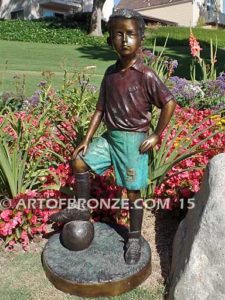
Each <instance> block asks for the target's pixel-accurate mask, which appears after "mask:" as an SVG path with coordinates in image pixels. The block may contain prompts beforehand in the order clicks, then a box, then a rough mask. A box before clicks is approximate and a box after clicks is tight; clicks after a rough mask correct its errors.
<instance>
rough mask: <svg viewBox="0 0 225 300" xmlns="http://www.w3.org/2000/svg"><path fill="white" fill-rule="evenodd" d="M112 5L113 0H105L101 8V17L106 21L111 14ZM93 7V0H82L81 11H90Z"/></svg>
mask: <svg viewBox="0 0 225 300" xmlns="http://www.w3.org/2000/svg"><path fill="white" fill-rule="evenodd" d="M113 7H114V0H106V1H105V3H104V5H103V9H102V19H103V20H105V21H108V19H109V16H110V15H111V14H112V11H113ZM92 8H93V0H84V4H83V11H84V12H91V11H92Z"/></svg>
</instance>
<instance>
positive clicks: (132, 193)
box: [127, 190, 141, 201]
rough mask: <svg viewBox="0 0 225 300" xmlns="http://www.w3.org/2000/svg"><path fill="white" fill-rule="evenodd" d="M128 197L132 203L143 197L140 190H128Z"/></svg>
mask: <svg viewBox="0 0 225 300" xmlns="http://www.w3.org/2000/svg"><path fill="white" fill-rule="evenodd" d="M127 196H128V199H129V200H130V201H135V200H137V199H139V198H140V197H141V192H140V190H127Z"/></svg>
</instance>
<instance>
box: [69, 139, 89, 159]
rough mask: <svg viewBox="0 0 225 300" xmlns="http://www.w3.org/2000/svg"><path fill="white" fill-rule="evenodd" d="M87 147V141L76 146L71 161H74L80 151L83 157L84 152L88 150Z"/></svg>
mask: <svg viewBox="0 0 225 300" xmlns="http://www.w3.org/2000/svg"><path fill="white" fill-rule="evenodd" d="M88 145H89V141H86V140H83V141H82V142H81V143H80V144H79V146H77V148H76V149H75V151H74V153H73V156H72V159H76V157H77V155H78V153H79V152H80V151H82V150H83V151H82V155H83V156H85V154H86V152H87V148H88Z"/></svg>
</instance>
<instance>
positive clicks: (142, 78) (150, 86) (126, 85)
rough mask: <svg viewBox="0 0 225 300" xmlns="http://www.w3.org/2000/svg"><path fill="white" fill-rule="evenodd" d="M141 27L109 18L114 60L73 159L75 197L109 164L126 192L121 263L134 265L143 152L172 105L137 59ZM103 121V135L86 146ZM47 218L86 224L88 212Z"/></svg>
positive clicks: (117, 15) (125, 16)
mask: <svg viewBox="0 0 225 300" xmlns="http://www.w3.org/2000/svg"><path fill="white" fill-rule="evenodd" d="M144 27H145V24H144V21H143V18H142V17H141V15H140V14H139V13H137V12H135V11H133V10H128V9H119V10H117V11H115V12H114V13H113V15H112V16H111V17H110V19H109V24H108V29H109V38H108V44H109V45H110V46H111V47H112V48H113V49H114V51H115V52H116V53H117V55H118V60H117V62H116V63H115V64H114V65H112V66H110V67H109V68H108V69H107V70H106V72H105V75H104V78H103V80H102V83H101V89H100V95H99V100H98V102H97V105H96V110H95V112H94V115H93V117H92V119H91V122H90V125H89V128H88V131H87V134H86V136H85V138H84V140H83V141H82V142H81V144H80V145H79V146H78V147H77V148H76V149H75V152H74V155H73V158H74V161H73V172H74V174H75V177H76V194H77V198H82V199H86V201H87V200H88V199H89V198H90V183H89V170H90V169H91V170H92V171H94V172H96V173H98V174H102V173H103V172H104V171H105V170H106V169H108V168H109V167H110V166H111V165H113V167H114V171H115V175H116V183H117V184H118V185H120V186H123V187H125V188H126V189H127V195H128V198H129V214H130V230H129V233H128V241H127V243H126V250H125V262H126V263H127V264H136V263H137V262H138V261H139V259H140V255H141V227H142V219H143V206H142V201H141V194H140V190H141V189H142V188H145V187H146V186H147V179H148V153H147V152H148V150H150V149H151V148H152V147H154V146H155V145H156V144H157V143H158V142H159V137H160V135H161V133H162V132H163V130H164V129H165V127H166V126H167V124H168V123H169V121H170V119H171V116H172V114H173V112H174V109H175V106H176V104H175V101H174V98H173V95H172V94H171V93H170V91H169V90H168V89H167V87H166V86H165V85H164V84H163V83H162V81H161V80H160V79H159V78H158V76H157V75H156V74H155V73H154V72H153V70H152V69H151V68H149V67H147V66H146V65H144V64H143V62H142V60H141V58H140V51H141V44H142V41H143V39H144ZM152 105H155V106H157V107H158V108H160V109H161V113H160V116H159V120H158V123H157V126H156V129H155V131H154V132H153V133H151V134H150V135H149V134H148V131H149V127H150V120H151V110H152ZM103 118H104V122H105V124H106V127H107V131H106V132H105V133H104V134H103V135H102V136H101V137H100V138H96V139H95V140H94V141H93V142H91V139H92V137H93V135H94V133H95V132H96V130H97V128H98V127H99V125H100V123H101V121H102V120H103ZM51 219H52V220H53V221H61V222H64V223H66V222H69V221H72V220H84V221H86V220H89V219H90V212H89V209H88V207H87V205H86V202H84V205H83V207H82V208H72V209H69V208H67V209H64V210H63V211H61V212H59V213H57V214H55V215H53V216H52V217H51Z"/></svg>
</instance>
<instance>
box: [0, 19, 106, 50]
mask: <svg viewBox="0 0 225 300" xmlns="http://www.w3.org/2000/svg"><path fill="white" fill-rule="evenodd" d="M56 22H57V21H54V22H52V20H51V19H46V20H45V19H44V20H32V21H27V20H1V21H0V39H2V40H9V41H23V42H35V43H52V44H74V45H82V46H84V45H95V46H97V45H98V46H99V45H106V38H105V37H99V38H98V37H91V36H88V35H87V32H86V30H85V29H84V28H78V27H75V28H68V27H69V26H68V24H67V26H61V24H58V26H57V23H56Z"/></svg>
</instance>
